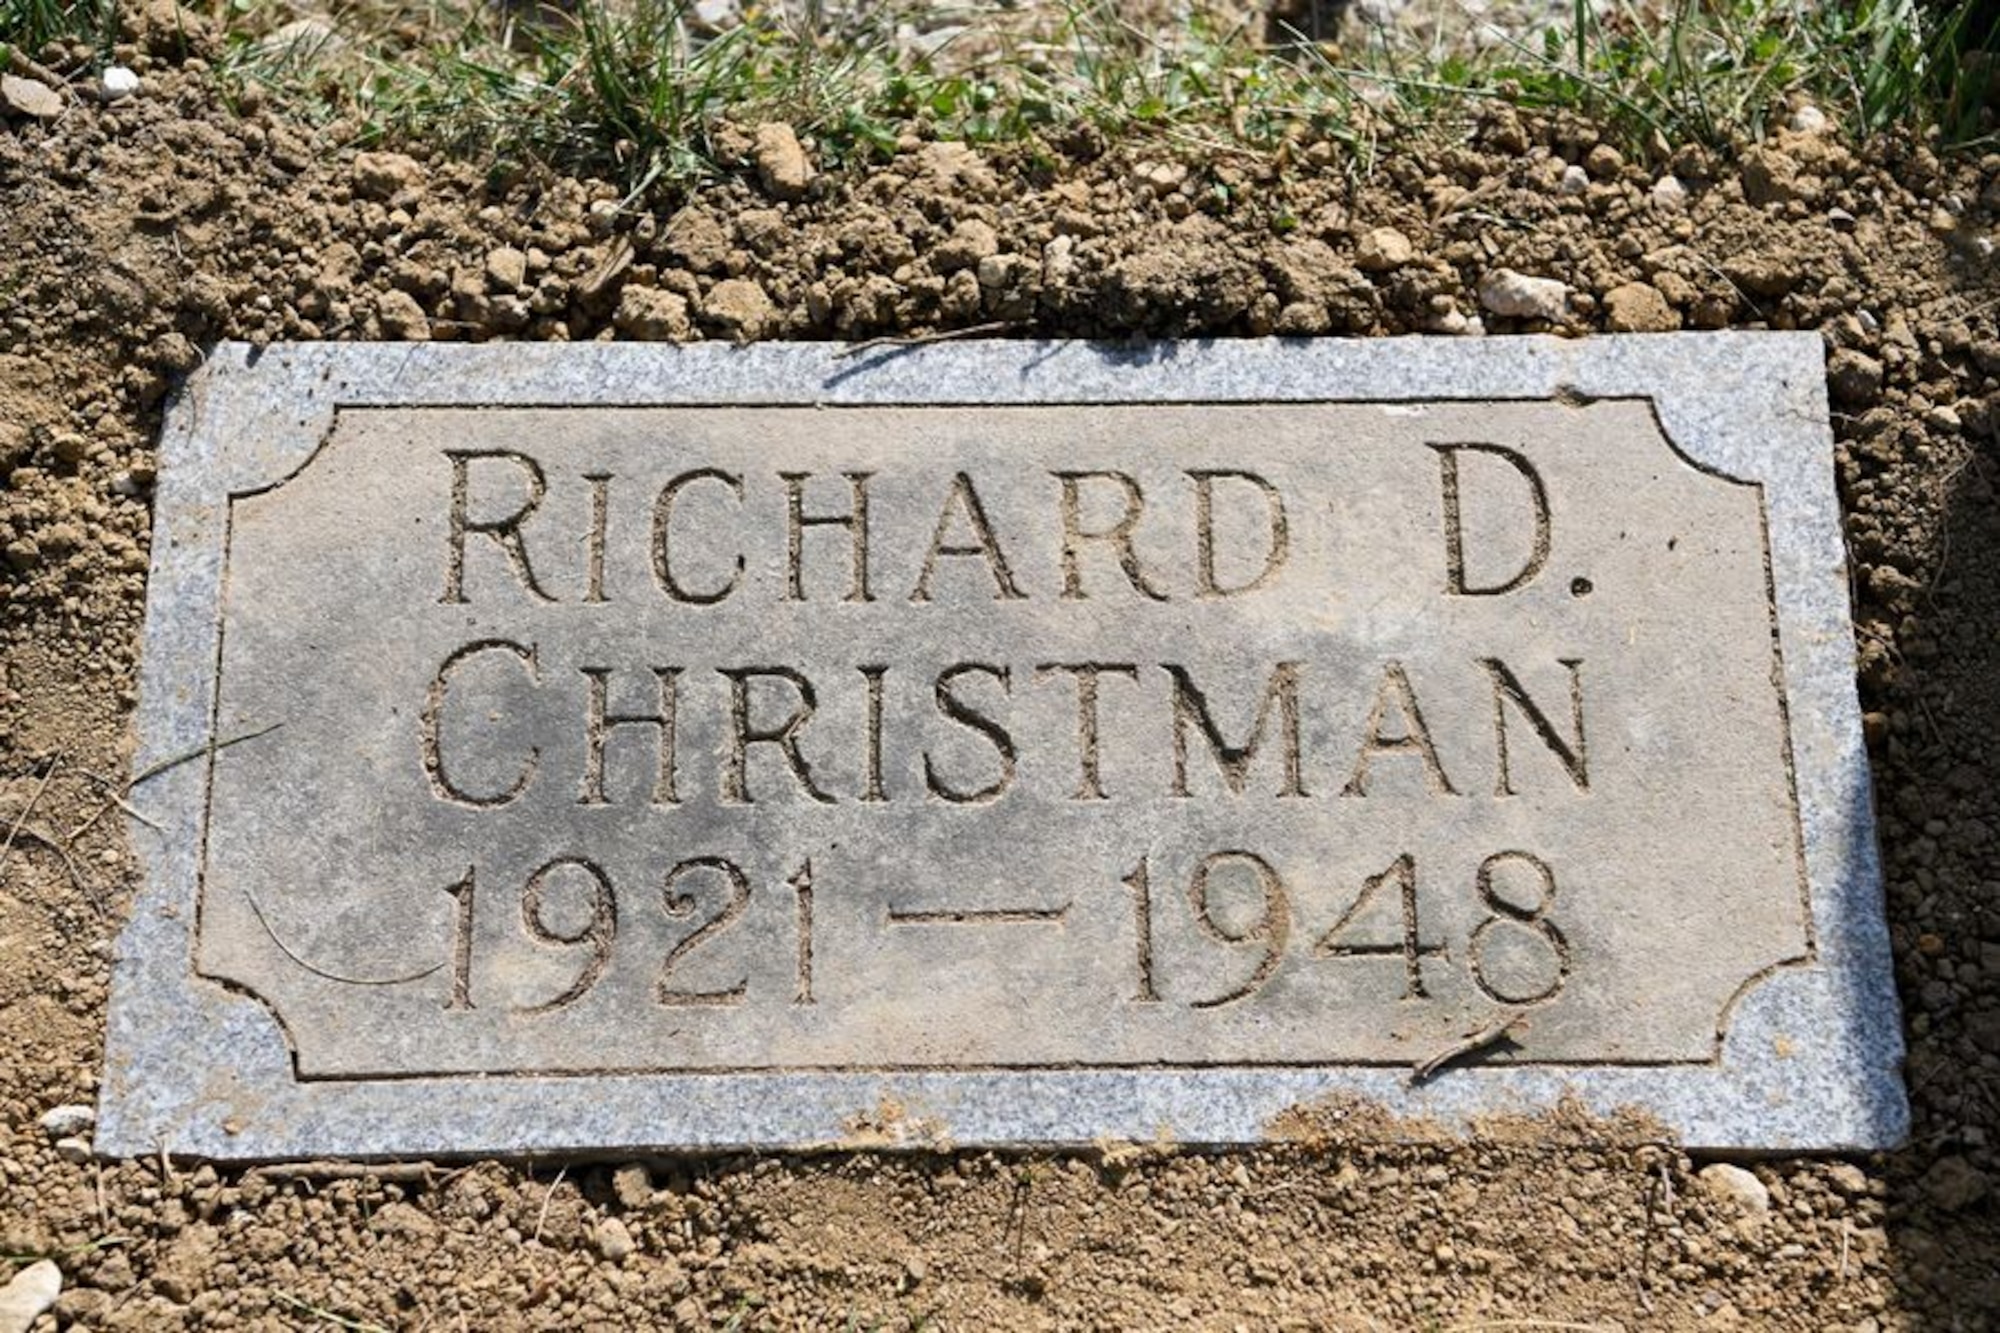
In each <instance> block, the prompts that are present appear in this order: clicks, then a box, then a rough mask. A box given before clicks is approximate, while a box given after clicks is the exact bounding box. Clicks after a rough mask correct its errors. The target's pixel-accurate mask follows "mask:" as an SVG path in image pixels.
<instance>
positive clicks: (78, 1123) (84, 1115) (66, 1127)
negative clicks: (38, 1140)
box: [37, 1104, 97, 1139]
mask: <svg viewBox="0 0 2000 1333" xmlns="http://www.w3.org/2000/svg"><path fill="white" fill-rule="evenodd" d="M37 1123H38V1124H40V1125H41V1127H42V1132H43V1133H44V1134H47V1135H48V1136H49V1137H50V1138H52V1139H66V1138H69V1137H70V1136H72V1135H75V1134H87V1133H89V1132H90V1128H91V1126H93V1125H95V1124H96V1123H97V1112H96V1111H94V1110H92V1109H91V1108H90V1107H88V1106H82V1105H76V1104H72V1105H67V1106H57V1107H53V1108H51V1109H50V1110H49V1111H48V1112H46V1113H45V1114H44V1115H43V1116H42V1118H41V1120H40V1121H38V1122H37Z"/></svg>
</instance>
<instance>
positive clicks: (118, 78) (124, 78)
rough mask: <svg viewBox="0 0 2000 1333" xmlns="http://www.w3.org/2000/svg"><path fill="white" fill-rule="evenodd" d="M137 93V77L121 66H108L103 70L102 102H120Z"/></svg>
mask: <svg viewBox="0 0 2000 1333" xmlns="http://www.w3.org/2000/svg"><path fill="white" fill-rule="evenodd" d="M138 91H139V76H138V75H137V74H134V73H133V72H132V71H131V70H129V69H127V68H125V66H123V65H108V66H106V67H105V70H104V100H105V101H107V102H122V101H124V100H125V99H126V98H128V97H130V96H131V95H132V94H133V93H136V92H138Z"/></svg>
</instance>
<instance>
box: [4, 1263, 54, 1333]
mask: <svg viewBox="0 0 2000 1333" xmlns="http://www.w3.org/2000/svg"><path fill="white" fill-rule="evenodd" d="M60 1295H62V1270H61V1269H60V1268H57V1267H56V1266H55V1264H54V1263H53V1262H51V1261H50V1260H47V1259H37V1260H36V1261H35V1262H34V1263H31V1264H29V1265H28V1266H27V1267H26V1268H24V1269H22V1270H21V1271H20V1272H18V1273H16V1274H14V1280H13V1281H12V1282H9V1283H8V1284H7V1285H6V1286H4V1287H0V1333H28V1330H29V1329H30V1328H32V1327H33V1326H34V1323H35V1321H36V1320H37V1319H39V1318H41V1317H42V1316H43V1315H44V1314H46V1313H47V1312H48V1311H49V1310H51V1309H53V1308H54V1307H55V1303H56V1297H58V1296H60Z"/></svg>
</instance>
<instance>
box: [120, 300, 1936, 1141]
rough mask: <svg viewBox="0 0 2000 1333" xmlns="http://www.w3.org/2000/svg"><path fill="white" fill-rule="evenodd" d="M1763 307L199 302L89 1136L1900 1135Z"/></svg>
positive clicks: (1820, 542)
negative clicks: (1196, 311)
mask: <svg viewBox="0 0 2000 1333" xmlns="http://www.w3.org/2000/svg"><path fill="white" fill-rule="evenodd" d="M1820 356H1821V354H1820V346H1819V343H1818V341H1817V340H1816V339H1815V338H1813V337H1811V336H1809V335H1785V334H1768V335H1765V334H1716V335H1690V336H1684V337H1674V338H1640V339H1631V338H1600V339H1593V340H1588V341H1582V342H1561V341H1555V340H1549V339H1534V338H1522V339H1498V338H1495V339H1484V340H1476V341H1464V342H1444V341H1438V340H1423V341H1377V342H1316V343H1217V344H1160V345H1151V346H1143V347H1134V348H1114V347H1102V346H1092V345H1085V344H1064V343H988V344H971V343H966V344H958V345H940V346H935V347H925V348H915V349H902V348H887V349H876V350H864V351H861V352H859V353H857V354H853V355H846V354H843V352H842V350H841V349H837V348H830V347H825V346H802V345H791V346H776V345H763V346H755V347H750V348H741V349H737V348H723V347H717V346H697V347H688V348H678V349H675V348H660V347H639V346H619V345H599V346H592V347H557V346H481V347H449V346H426V347H418V348H408V347H401V346H393V347H392V346H367V345H301V346H289V347H288V346H278V347H272V348H269V349H266V350H264V351H263V352H261V353H257V352H253V351H252V350H251V349H249V348H245V347H240V346H226V347H223V348H221V349H218V351H217V353H216V355H215V356H214V357H213V358H212V359H211V361H210V363H209V365H208V366H207V368H206V369H204V370H203V371H202V372H201V373H200V375H198V376H197V377H196V379H195V380H194V381H193V382H192V383H191V384H190V386H189V387H188V389H187V390H186V392H185V393H184V394H183V395H182V397H181V399H180V401H179V403H178V406H177V407H176V408H175V410H174V412H173V414H172V418H171V421H170V423H169V426H168V429H167V433H166V437H165V440H164V443H163V448H162V465H161V480H160V491H159V505H158V517H157V524H156V536H155V557H154V569H153V576H152V583H151V590H150V595H149V611H148V623H147V630H146V645H145V674H144V682H143V699H142V705H141V715H140V722H139V728H140V753H139V755H138V756H137V759H136V766H137V768H138V769H139V770H141V771H143V770H146V769H147V768H149V767H150V766H152V765H155V764H159V763H162V762H165V761H168V760H172V759H177V758H181V757H183V756H188V755H193V756H195V757H194V758H192V759H189V760H187V761H186V762H182V763H179V764H177V765H174V766H173V767H170V768H167V769H165V770H163V771H161V772H159V773H158V775H157V776H155V777H152V778H149V779H148V780H147V781H146V782H144V783H142V784H140V786H139V787H138V789H137V790H136V791H135V792H134V794H133V803H134V805H135V806H136V807H137V808H138V809H139V810H141V811H142V812H143V813H144V814H145V815H146V816H147V817H148V818H149V819H150V820H151V821H152V822H153V824H155V825H157V826H158V827H157V828H155V827H151V826H148V825H144V824H137V823H135V824H134V831H133V837H134V838H135V840H136V841H137V843H138V845H139V848H140V851H141V853H142V856H143V858H144V860H145V863H146V867H147V880H146V887H145V891H144V894H143V896H142V897H141V899H140V901H139V903H138V905H137V907H136V909H135V913H134V919H133V922H132V925H131V926H130V927H129V929H128V930H127V932H126V934H125V936H124V938H123V940H122V943H121V954H122V956H121V959H120V962H119V965H118V970H117V974H116V982H115V986H114V997H113V1007H112V1013H111V1018H110V1040H109V1052H108V1067H107V1071H106V1079H105V1097H104V1102H105V1105H104V1108H103V1114H102V1117H101V1119H100V1122H99V1138H98V1146H99V1147H100V1149H102V1150H104V1151H109V1152H115V1153H150V1152H154V1151H157V1150H158V1149H159V1148H161V1147H165V1148H166V1149H167V1150H169V1151H172V1152H178V1153H186V1154H192V1155H199V1156H211V1157H221V1158H257V1157H284V1156H333V1155H367V1156H385V1155H443V1154H466V1153H496V1152H498V1153H506V1152H523V1153H525V1152H541V1153H545V1152H555V1151H571V1150H612V1149H644V1148H677V1147H733V1146H748V1145H814V1144H830V1143H839V1142H842V1141H858V1140H861V1139H879V1138H881V1137H883V1136H885V1135H886V1136H887V1137H888V1138H889V1139H891V1140H895V1141H930V1142H937V1141H949V1142H957V1143H1057V1142H1059V1143H1085V1142H1090V1141H1094V1140H1099V1139H1102V1138H1106V1137H1113V1138H1153V1137H1155V1136H1159V1135H1165V1136H1169V1137H1171V1138H1173V1139H1175V1140H1178V1141H1183V1142H1243V1141H1254V1140H1257V1139H1259V1138H1261V1137H1264V1136H1266V1135H1269V1134H1272V1133H1275V1132H1279V1127H1280V1126H1281V1125H1282V1124H1283V1123H1284V1122H1285V1119H1286V1116H1287V1114H1288V1113H1289V1112H1291V1111H1293V1110H1295V1109H1297V1108H1302V1107H1303V1108H1310V1107H1311V1106H1313V1105H1314V1104H1316V1103H1320V1102H1324V1101H1326V1100H1327V1099H1329V1098H1335V1097H1361V1098H1365V1099H1370V1100H1374V1101H1377V1102H1380V1103H1381V1104H1383V1105H1384V1106H1385V1107H1387V1108H1388V1109H1390V1110H1392V1111H1396V1112H1401V1113H1417V1114H1428V1115H1432V1116H1436V1117H1439V1118H1442V1119H1445V1120H1447V1121H1457V1120H1463V1119H1465V1118H1468V1117H1470V1116H1474V1115H1477V1114H1481V1113H1484V1112H1488V1111H1494V1110H1528V1109H1534V1108H1538V1107H1546V1106H1549V1105H1552V1104H1554V1103H1555V1102H1557V1101H1558V1100H1560V1099H1562V1098H1563V1097H1565V1096H1571V1097H1575V1098H1578V1099H1580V1100H1581V1101H1583V1102H1584V1103H1586V1104H1588V1105H1590V1106H1593V1107H1596V1108H1598V1109H1600V1110H1611V1109H1613V1108H1616V1107H1622V1106H1635V1107H1639V1108H1642V1109H1645V1110H1647V1111H1649V1112H1651V1113H1652V1114H1654V1115H1656V1116H1658V1117H1659V1118H1660V1119H1661V1120H1662V1121H1663V1122H1664V1123H1665V1124H1667V1125H1668V1126H1669V1127H1670V1128H1672V1129H1674V1130H1675V1131H1677V1132H1679V1133H1681V1134H1683V1135H1684V1136H1686V1137H1687V1138H1688V1139H1689V1140H1690V1141H1691V1142H1693V1143H1696V1144H1698V1145H1704V1146H1728V1147H1740V1148H1780V1147H1785V1148H1833V1147H1863V1146H1879V1145H1883V1144H1887V1143H1890V1142H1893V1141H1895V1140H1896V1139H1897V1138H1898V1137H1899V1136H1900V1135H1901V1134H1902V1132H1903V1126H1904V1120H1905V1116H1906V1112H1905V1109H1904V1103H1903V1095H1902V1091H1901V1086H1900V1083H1899V1081H1898V1073H1897V1069H1898V1062H1899V1060H1900V1055H1901V1050H1900V1044H1899V1042H1900V1039H1899V1036H1898V1025H1897V1016H1896V1007H1895V997H1894V992H1893V988H1892V984H1891V981H1890V976H1889V964H1888V953H1887V942H1886V934H1885V930H1884V925H1883V920H1882V906H1881V884H1880V872H1879V868H1878V866H1877V863H1876V859H1875V851H1874V843H1873V827H1872V819H1871V815H1870V810H1869V804H1868V802H1869V791H1868V780H1867V768H1866V761H1865V753H1864V751H1863V747H1862V742H1861V732H1860V722H1859V714H1858V711H1857V708H1856V703H1855V694H1854V684H1853V671H1852V638H1851V627H1850V625H1849V623H1848V619H1847V604H1846V583H1845V573H1844V566H1843V557H1842V546H1841V536H1840V528H1839V515H1838V511H1837V503H1836V498H1835V494H1834V489H1833V471H1832V460H1831V449H1832V443H1831V438H1830V435H1829V433H1828V429H1827V418H1826V407H1825V400H1824V378H1823V371H1822V369H1821V360H1820Z"/></svg>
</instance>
